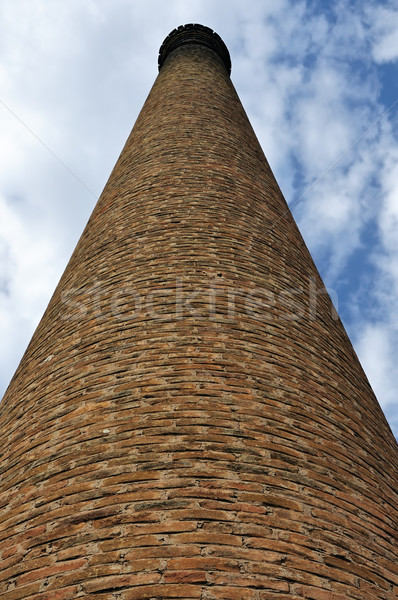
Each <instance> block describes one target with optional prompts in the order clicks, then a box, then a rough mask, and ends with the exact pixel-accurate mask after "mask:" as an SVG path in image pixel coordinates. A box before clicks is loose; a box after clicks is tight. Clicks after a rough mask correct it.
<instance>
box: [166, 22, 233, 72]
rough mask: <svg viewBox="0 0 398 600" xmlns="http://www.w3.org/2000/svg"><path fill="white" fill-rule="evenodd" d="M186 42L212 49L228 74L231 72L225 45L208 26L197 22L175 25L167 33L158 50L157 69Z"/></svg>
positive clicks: (229, 58)
mask: <svg viewBox="0 0 398 600" xmlns="http://www.w3.org/2000/svg"><path fill="white" fill-rule="evenodd" d="M187 44H198V45H200V46H206V47H207V48H210V49H211V50H213V51H214V52H215V53H216V54H217V55H218V56H219V57H220V58H221V60H222V62H223V63H224V66H225V68H226V70H227V72H228V75H230V74H231V57H230V54H229V51H228V48H227V46H226V45H225V43H224V42H223V40H222V39H221V37H220V36H219V35H218V33H216V32H215V31H213V30H212V29H210V27H206V26H205V25H200V24H199V23H188V24H187V25H180V26H179V27H176V29H173V31H172V32H171V33H169V35H168V36H167V37H166V38H165V40H164V42H163V44H162V45H161V47H160V50H159V57H158V66H159V71H160V70H161V68H162V66H163V64H164V62H165V60H166V58H167V57H168V56H169V55H170V54H171V53H172V52H173V51H174V50H175V49H176V48H178V47H180V46H185V45H187Z"/></svg>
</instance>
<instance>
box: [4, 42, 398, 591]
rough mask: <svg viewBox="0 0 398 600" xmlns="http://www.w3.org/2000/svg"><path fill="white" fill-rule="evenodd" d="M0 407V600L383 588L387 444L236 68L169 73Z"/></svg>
mask: <svg viewBox="0 0 398 600" xmlns="http://www.w3.org/2000/svg"><path fill="white" fill-rule="evenodd" d="M0 408H1V433H0V436H1V437H0V448H1V449H2V454H3V456H2V459H1V493H0V506H1V516H0V520H1V523H0V556H1V572H0V596H1V598H2V599H4V600H20V599H29V600H69V599H72V598H84V599H93V600H94V599H96V600H111V599H112V600H116V599H118V600H135V599H137V600H138V599H144V598H146V599H165V598H185V599H187V600H188V599H193V598H200V599H202V600H205V599H206V600H210V599H230V600H260V599H261V600H287V599H289V600H298V599H301V598H310V599H313V600H345V599H347V598H348V599H356V600H375V599H383V600H391V599H392V598H397V597H398V568H397V530H396V527H397V506H398V495H397V487H398V486H397V479H398V478H397V457H398V453H397V446H396V443H395V441H394V438H393V436H392V434H391V431H390V429H389V427H388V425H387V423H386V421H385V418H384V416H383V414H382V411H381V409H380V407H379V405H378V404H377V401H376V399H375V398H374V395H373V393H372V391H371V389H370V387H369V384H368V382H367V380H366V377H365V376H364V374H363V372H362V369H361V367H360V365H359V363H358V360H357V358H356V356H355V354H354V351H353V349H352V346H351V344H350V342H349V340H348V338H347V336H346V333H345V331H344V329H343V326H342V325H341V322H340V321H339V320H338V319H337V318H336V317H335V315H334V312H333V307H332V305H331V302H330V300H329V298H328V296H327V295H326V294H325V293H324V292H323V286H322V282H321V280H320V278H319V275H318V273H317V271H316V268H315V266H314V264H313V262H312V259H311V257H310V255H309V253H308V250H307V249H306V247H305V244H304V242H303V240H302V238H301V236H300V234H299V232H298V230H297V227H296V225H295V223H294V221H293V219H292V216H291V214H290V213H289V211H288V209H287V206H286V203H285V201H284V199H283V197H282V195H281V192H280V190H279V188H278V186H277V183H276V181H275V179H274V177H273V175H272V172H271V170H270V168H269V166H268V163H267V161H266V159H265V157H264V155H263V153H262V151H261V148H260V146H259V144H258V141H257V139H256V137H255V134H254V132H253V130H252V128H251V126H250V124H249V122H248V120H247V117H246V115H245V113H244V110H243V108H242V106H241V104H240V102H239V99H238V97H237V95H236V92H235V91H234V88H233V86H232V84H231V82H230V79H229V77H228V75H227V73H226V71H225V68H224V66H223V64H222V63H221V61H220V60H219V59H218V57H217V55H216V54H214V53H213V52H212V51H211V50H209V49H207V48H205V47H203V46H197V45H188V46H182V47H180V48H178V49H177V50H175V51H174V52H173V53H172V54H171V55H170V56H169V58H168V59H167V60H166V62H165V64H164V66H163V67H162V69H161V72H160V74H159V77H158V78H157V80H156V82H155V85H154V87H153V89H152V91H151V92H150V94H149V97H148V99H147V101H146V103H145V105H144V108H143V110H142V112H141V114H140V116H139V118H138V120H137V122H136V124H135V126H134V128H133V131H132V133H131V135H130V137H129V139H128V140H127V143H126V145H125V148H124V150H123V152H122V154H121V156H120V158H119V160H118V162H117V164H116V166H115V168H114V170H113V172H112V174H111V176H110V179H109V181H108V184H107V186H106V187H105V190H104V192H103V194H102V196H101V198H100V199H99V201H98V204H97V206H96V208H95V210H94V212H93V214H92V216H91V218H90V220H89V223H88V224H87V226H86V229H85V231H84V233H83V235H82V237H81V239H80V241H79V243H78V245H77V247H76V250H75V252H74V254H73V256H72V258H71V260H70V262H69V264H68V267H67V269H66V271H65V273H64V275H63V277H62V279H61V281H60V283H59V285H58V287H57V289H56V291H55V293H54V296H53V298H52V299H51V301H50V304H49V306H48V308H47V310H46V312H45V315H44V317H43V319H42V321H41V323H40V324H39V326H38V328H37V330H36V332H35V334H34V336H33V339H32V341H31V343H30V345H29V347H28V349H27V351H26V353H25V355H24V357H23V359H22V361H21V364H20V366H19V368H18V370H17V372H16V374H15V376H14V378H13V380H12V382H11V384H10V386H9V388H8V390H7V392H6V395H5V397H4V399H3V402H2V404H1V405H0Z"/></svg>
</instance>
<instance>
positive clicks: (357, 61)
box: [0, 0, 398, 436]
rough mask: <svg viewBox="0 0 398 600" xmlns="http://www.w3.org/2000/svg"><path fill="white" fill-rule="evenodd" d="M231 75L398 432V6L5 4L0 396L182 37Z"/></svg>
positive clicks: (0, 41)
mask: <svg viewBox="0 0 398 600" xmlns="http://www.w3.org/2000/svg"><path fill="white" fill-rule="evenodd" d="M185 23H201V24H203V25H207V26H208V27H211V28H212V29H214V30H215V31H216V32H217V33H218V34H219V35H220V36H221V37H222V39H223V40H224V42H225V43H226V45H227V47H228V49H229V51H230V54H231V59H232V75H231V77H232V81H233V83H234V85H235V87H236V89H237V92H238V94H239V96H240V99H241V101H242V104H243V106H244V108H245V110H246V112H247V114H248V116H249V119H250V121H251V123H252V125H253V127H254V130H255V132H256V134H257V136H258V138H259V141H260V143H261V145H262V148H263V150H264V153H265V155H266V156H267V158H268V161H269V162H270V165H271V167H272V170H273V172H274V174H275V176H276V178H277V181H278V183H279V185H280V187H281V189H282V191H283V193H284V196H285V198H286V200H287V202H288V203H289V205H290V207H291V210H292V212H293V215H294V217H295V219H296V221H297V223H298V225H299V227H300V230H301V232H302V234H303V237H304V239H305V241H306V243H307V245H308V247H309V249H310V251H311V253H312V255H313V258H314V260H315V262H316V264H317V267H318V269H319V271H320V273H321V275H322V277H323V280H324V282H325V285H326V286H327V288H328V289H329V290H330V292H331V295H332V297H333V299H334V301H335V303H336V304H337V308H338V312H339V314H340V316H341V318H342V320H343V323H344V325H345V327H346V330H347V332H348V334H349V336H350V338H351V341H352V343H353V345H354V348H355V350H356V352H357V354H358V356H359V358H360V361H361V363H362V366H363V367H364V369H365V372H366V374H367V376H368V378H369V380H370V383H371V385H372V387H373V389H374V390H375V393H376V395H377V397H378V399H379V402H380V404H381V406H382V408H383V410H384V412H385V414H386V417H387V419H388V421H389V423H390V426H391V428H392V429H393V431H394V433H395V435H396V436H398V394H397V392H396V390H397V388H398V369H397V365H398V315H397V307H398V76H397V75H398V73H397V67H398V6H397V3H396V0H392V1H389V0H385V1H384V0H383V1H382V0H358V1H350V0H344V1H340V0H336V1H333V0H328V1H322V0H312V1H311V0H250V1H248V0H168V1H167V2H165V1H164V0H161V1H159V0H142V1H141V0H85V1H84V2H82V1H81V0H67V1H65V0H1V1H0V164H1V168H0V396H1V395H2V394H3V392H4V391H5V389H6V387H7V385H8V383H9V381H10V379H11V377H12V375H13V373H14V371H15V369H16V367H17V365H18V363H19V361H20V359H21V357H22V354H23V352H24V350H25V348H26V346H27V344H28V342H29V340H30V338H31V336H32V334H33V331H34V329H35V328H36V326H37V324H38V322H39V320H40V318H41V316H42V314H43V312H44V309H45V308H46V306H47V303H48V301H49V299H50V297H51V295H52V293H53V291H54V289H55V286H56V284H57V283H58V280H59V278H60V276H61V274H62V272H63V270H64V268H65V266H66V263H67V261H68V259H69V257H70V255H71V253H72V251H73V249H74V247H75V245H76V243H77V240H78V238H79V236H80V234H81V232H82V230H83V228H84V226H85V224H86V222H87V220H88V218H89V216H90V213H91V212H92V210H93V208H94V205H95V202H96V199H97V198H98V196H99V194H100V193H101V191H102V189H103V187H104V185H105V183H106V181H107V179H108V177H109V175H110V172H111V170H112V168H113V166H114V164H115V162H116V160H117V158H118V155H119V153H120V151H121V149H122V147H123V145H124V142H125V140H126V138H127V136H128V134H129V132H130V130H131V128H132V126H133V124H134V121H135V119H136V117H137V115H138V113H139V110H140V109H141V107H142V105H143V103H144V101H145V98H146V96H147V95H148V92H149V90H150V88H151V86H152V84H153V81H154V79H155V77H156V75H157V55H158V50H159V47H160V45H161V43H162V41H163V39H164V38H165V37H166V36H167V35H168V33H169V32H170V31H172V30H173V29H174V28H175V27H177V26H179V25H182V24H185Z"/></svg>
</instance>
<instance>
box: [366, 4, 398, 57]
mask: <svg viewBox="0 0 398 600" xmlns="http://www.w3.org/2000/svg"><path fill="white" fill-rule="evenodd" d="M365 11H366V14H367V17H368V24H369V27H370V31H371V40H372V54H373V58H374V60H375V61H376V62H378V63H383V62H389V61H394V60H396V59H397V58H398V10H397V7H396V5H395V7H393V4H392V3H391V7H390V6H387V7H385V6H377V5H373V6H370V7H367V8H365Z"/></svg>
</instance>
